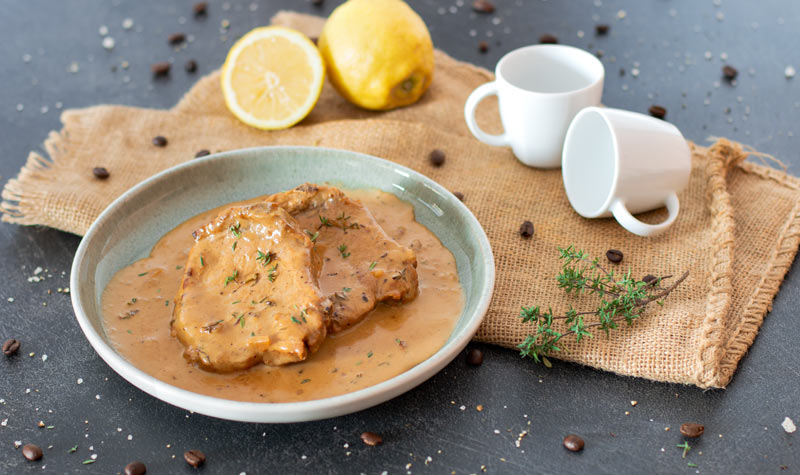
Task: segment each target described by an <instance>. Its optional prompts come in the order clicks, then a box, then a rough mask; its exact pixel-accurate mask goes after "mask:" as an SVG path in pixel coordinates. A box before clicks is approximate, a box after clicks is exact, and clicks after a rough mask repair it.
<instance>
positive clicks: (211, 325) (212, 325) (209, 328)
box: [201, 320, 222, 333]
mask: <svg viewBox="0 0 800 475" xmlns="http://www.w3.org/2000/svg"><path fill="white" fill-rule="evenodd" d="M221 323H222V320H217V321H216V322H213V323H209V324H208V325H206V326H204V327H202V328H201V330H203V331H207V332H208V333H211V332H213V331H214V330H216V329H217V326H219V325H220V324H221Z"/></svg>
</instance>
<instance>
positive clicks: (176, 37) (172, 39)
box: [167, 33, 186, 46]
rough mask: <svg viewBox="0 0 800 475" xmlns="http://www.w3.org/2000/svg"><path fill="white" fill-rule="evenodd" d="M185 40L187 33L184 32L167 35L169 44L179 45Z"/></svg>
mask: <svg viewBox="0 0 800 475" xmlns="http://www.w3.org/2000/svg"><path fill="white" fill-rule="evenodd" d="M184 41H186V35H185V34H183V33H173V34H171V35H169V36H167V43H169V44H171V45H173V46H174V45H179V44H181V43H183V42H184Z"/></svg>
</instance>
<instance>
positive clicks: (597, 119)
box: [561, 107, 692, 236]
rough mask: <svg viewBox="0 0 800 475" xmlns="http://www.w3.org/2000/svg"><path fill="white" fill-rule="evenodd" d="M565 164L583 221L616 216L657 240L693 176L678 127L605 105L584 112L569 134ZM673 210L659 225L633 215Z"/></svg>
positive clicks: (573, 202)
mask: <svg viewBox="0 0 800 475" xmlns="http://www.w3.org/2000/svg"><path fill="white" fill-rule="evenodd" d="M562 158H563V160H562V164H561V168H562V170H561V171H562V174H563V176H564V187H565V188H566V192H567V198H568V199H569V202H570V204H571V205H572V207H573V208H574V209H575V211H577V212H578V214H580V215H581V216H583V217H586V218H604V217H609V216H612V215H613V216H614V218H615V219H616V220H617V221H618V222H619V224H621V225H622V227H624V228H625V229H627V230H628V231H630V232H632V233H634V234H638V235H639V236H654V235H656V234H660V233H662V232H664V231H666V230H667V228H669V227H670V226H671V225H672V223H673V222H674V221H675V218H676V217H677V216H678V211H679V210H680V204H679V202H678V192H680V191H681V190H682V189H683V188H685V187H686V185H687V183H688V182H689V174H690V172H691V168H692V163H691V152H690V150H689V145H688V144H687V143H686V140H685V139H684V138H683V135H681V132H680V131H679V130H678V128H677V127H675V126H674V125H672V124H670V123H669V122H666V121H663V120H660V119H656V118H653V117H650V116H646V115H644V114H639V113H636V112H629V111H624V110H619V109H609V108H605V107H587V108H586V109H583V110H582V111H580V112H579V113H578V114H577V115H576V116H575V118H574V119H573V120H572V123H571V124H570V126H569V129H568V130H567V135H566V138H565V140H564V153H563V157H562ZM662 206H666V207H667V211H668V216H667V219H666V220H665V221H663V222H662V223H659V224H647V223H643V222H641V221H639V220H638V219H636V218H635V217H633V214H634V213H641V212H644V211H650V210H653V209H657V208H661V207H662Z"/></svg>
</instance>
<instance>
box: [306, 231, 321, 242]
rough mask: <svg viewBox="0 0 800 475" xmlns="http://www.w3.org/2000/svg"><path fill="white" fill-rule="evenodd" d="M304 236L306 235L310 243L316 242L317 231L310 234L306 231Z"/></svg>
mask: <svg viewBox="0 0 800 475" xmlns="http://www.w3.org/2000/svg"><path fill="white" fill-rule="evenodd" d="M306 234H308V237H310V238H311V242H317V238H318V237H319V231H317V232H315V233H312V232H311V231H309V230H308V229H306Z"/></svg>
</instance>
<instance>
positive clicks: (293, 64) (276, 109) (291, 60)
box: [221, 26, 325, 130]
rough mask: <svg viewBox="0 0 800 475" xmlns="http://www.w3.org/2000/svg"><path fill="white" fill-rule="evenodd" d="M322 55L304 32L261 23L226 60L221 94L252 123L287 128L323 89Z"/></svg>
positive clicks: (237, 113)
mask: <svg viewBox="0 0 800 475" xmlns="http://www.w3.org/2000/svg"><path fill="white" fill-rule="evenodd" d="M324 78H325V67H324V65H323V62H322V57H321V56H320V54H319V51H318V50H317V47H316V46H314V43H312V42H311V40H309V39H308V38H307V37H306V36H304V35H303V34H302V33H300V32H298V31H295V30H292V29H289V28H285V27H279V26H268V27H262V28H256V29H254V30H252V31H250V32H249V33H247V34H246V35H244V36H243V37H242V38H241V39H240V40H239V41H237V42H236V44H234V45H233V47H232V48H231V50H230V51H229V52H228V57H227V58H226V59H225V64H224V65H223V66H222V75H221V81H222V94H223V96H224V97H225V104H226V105H227V106H228V109H229V110H230V111H231V113H232V114H233V115H235V116H236V117H237V118H238V119H239V120H241V121H242V122H244V123H245V124H247V125H250V126H253V127H256V128H259V129H265V130H273V129H285V128H287V127H291V126H292V125H294V124H296V123H298V122H300V121H301V120H303V119H304V118H305V117H306V116H307V115H308V114H309V113H310V112H311V110H312V109H313V108H314V105H315V104H316V103H317V100H318V99H319V95H320V92H321V91H322V83H323V80H324Z"/></svg>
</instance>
